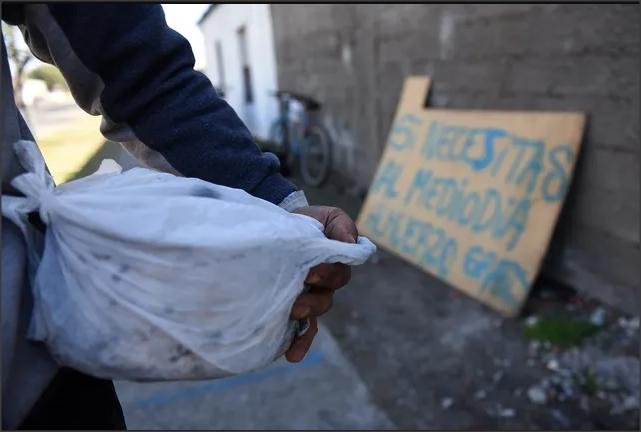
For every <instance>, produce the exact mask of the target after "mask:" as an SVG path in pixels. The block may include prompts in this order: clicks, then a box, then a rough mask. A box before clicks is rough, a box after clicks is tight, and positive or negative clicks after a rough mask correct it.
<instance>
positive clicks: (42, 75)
mask: <svg viewBox="0 0 641 432" xmlns="http://www.w3.org/2000/svg"><path fill="white" fill-rule="evenodd" d="M27 76H28V77H29V78H31V79H38V80H42V81H44V82H45V84H47V90H49V91H51V90H53V89H54V88H67V83H66V82H65V79H64V78H63V76H62V74H61V73H60V71H59V70H58V68H56V67H54V66H51V65H40V66H38V67H36V68H34V69H32V70H31V71H29V73H28V74H27Z"/></svg>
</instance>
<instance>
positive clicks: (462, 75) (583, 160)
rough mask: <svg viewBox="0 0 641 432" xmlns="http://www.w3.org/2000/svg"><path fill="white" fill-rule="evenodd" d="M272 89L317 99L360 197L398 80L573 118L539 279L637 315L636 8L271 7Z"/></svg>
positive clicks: (434, 97) (446, 103)
mask: <svg viewBox="0 0 641 432" xmlns="http://www.w3.org/2000/svg"><path fill="white" fill-rule="evenodd" d="M272 13H273V20H274V38H275V43H276V55H277V63H278V81H279V86H280V87H281V88H286V89H292V90H298V91H300V92H304V93H308V94H311V95H314V96H316V97H317V98H319V99H320V100H321V101H322V102H323V103H324V104H325V112H326V116H325V121H326V124H327V125H328V127H329V128H330V129H331V132H332V133H333V134H335V136H336V138H337V141H339V142H338V144H339V147H338V149H337V155H336V156H337V159H338V167H339V170H340V171H341V172H342V173H349V177H350V178H351V180H353V181H355V182H356V184H357V185H358V186H360V187H363V188H366V187H367V186H368V184H369V182H370V180H371V178H372V176H373V174H374V170H375V168H376V165H377V162H378V159H379V157H380V155H381V151H382V148H383V146H384V143H385V140H386V136H387V133H388V130H389V127H390V123H391V121H392V118H393V115H394V110H395V107H396V103H397V101H398V97H399V94H400V91H401V86H402V84H403V80H404V77H405V76H407V75H410V74H425V75H430V76H431V77H432V78H433V84H432V90H431V96H430V100H429V104H430V106H433V107H446V108H482V109H492V108H495V109H524V110H580V111H584V112H587V113H588V115H589V118H588V127H587V130H586V139H585V140H584V142H583V148H582V153H581V156H580V159H579V163H578V165H577V169H576V173H575V179H574V182H573V185H572V188H571V190H570V194H569V196H568V198H567V201H566V205H565V208H564V210H563V213H562V215H561V218H560V221H559V225H558V227H557V230H556V233H555V236H554V239H553V242H552V246H551V250H550V253H549V254H548V260H547V263H546V265H545V266H544V272H545V273H546V274H548V275H551V276H553V277H554V278H555V279H558V280H560V281H563V282H566V283H569V284H570V285H572V286H573V287H575V288H577V289H579V290H583V291H584V292H588V293H589V294H591V295H593V296H596V297H599V298H601V299H603V300H606V301H608V302H610V303H613V304H616V305H619V306H620V307H623V308H624V309H626V310H628V311H630V312H634V313H636V314H638V313H639V311H638V310H639V304H640V295H639V291H640V290H639V286H640V280H639V148H640V145H639V41H640V35H639V22H640V19H639V18H640V14H639V7H638V5H570V4H566V5H429V4H423V5H417V4H412V5H381V4H368V5H349V4H334V5H290V4H287V5H273V6H272Z"/></svg>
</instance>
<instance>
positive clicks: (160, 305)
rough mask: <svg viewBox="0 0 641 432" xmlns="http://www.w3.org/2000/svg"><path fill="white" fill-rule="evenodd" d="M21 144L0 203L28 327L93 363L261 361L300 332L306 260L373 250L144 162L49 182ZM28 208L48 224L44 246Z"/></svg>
mask: <svg viewBox="0 0 641 432" xmlns="http://www.w3.org/2000/svg"><path fill="white" fill-rule="evenodd" d="M15 150H16V154H17V155H18V158H19V160H20V161H21V163H22V165H23V166H24V167H25V169H26V170H27V172H26V173H24V174H22V175H20V176H18V177H16V178H15V179H14V180H13V181H12V185H13V186H14V187H15V188H16V189H18V190H20V191H21V192H22V193H23V194H24V195H25V197H12V196H3V197H2V212H3V214H4V215H5V216H6V217H8V218H10V219H11V220H12V221H14V222H15V223H16V224H17V225H18V226H20V227H21V228H22V229H23V231H24V232H25V237H26V238H27V244H28V248H29V252H30V254H29V256H30V277H31V279H32V284H31V285H32V289H33V294H34V308H33V317H32V321H31V323H30V327H29V333H28V336H29V337H30V338H31V339H35V340H39V341H43V342H44V343H46V345H47V347H48V349H49V351H50V352H51V353H52V355H53V356H54V358H56V359H57V360H58V361H59V362H60V363H61V364H64V365H67V366H71V367H74V368H76V369H78V370H81V371H83V372H85V373H89V374H92V375H94V376H98V377H104V378H112V379H129V380H139V381H144V380H171V379H205V378H217V377H223V376H228V375H234V374H239V373H243V372H247V371H250V370H253V369H256V368H259V367H261V366H264V365H266V364H269V363H270V362H272V361H273V360H275V359H276V358H278V357H280V356H281V355H282V354H283V353H284V351H285V350H286V349H287V348H288V347H289V345H290V343H291V340H292V338H293V336H294V333H295V331H296V322H295V321H292V320H290V318H289V315H290V311H291V308H292V305H293V302H294V300H295V299H296V297H297V296H298V295H299V294H300V293H301V292H302V291H303V289H304V283H303V281H304V279H305V277H306V275H307V273H308V272H309V269H310V268H311V267H313V266H315V265H317V264H320V263H336V262H341V263H345V264H349V265H357V264H362V263H363V262H365V261H366V260H367V259H368V257H369V256H370V255H371V254H372V253H374V251H375V246H374V245H373V244H372V243H371V242H370V241H369V240H367V239H366V238H364V237H359V238H358V241H357V243H356V244H348V243H343V242H338V241H335V240H329V239H327V238H326V237H325V236H324V234H323V226H322V225H321V224H320V223H319V222H317V221H316V220H314V219H312V218H310V217H307V216H303V215H299V214H293V213H289V212H287V211H286V210H284V209H282V208H280V207H278V206H276V205H274V204H271V203H269V202H267V201H264V200H261V199H259V198H256V197H253V196H251V195H249V194H248V193H246V192H244V191H242V190H240V189H233V188H229V187H224V186H220V185H215V184H211V183H208V182H205V181H202V180H198V179H194V178H186V177H178V176H174V175H172V174H167V173H160V172H157V171H153V170H150V169H146V168H134V169H131V170H128V171H126V172H120V171H116V172H111V173H106V174H105V173H101V170H99V172H97V173H96V174H93V175H91V176H88V177H85V178H82V179H79V180H75V181H71V182H69V183H65V184H62V185H60V186H58V187H54V185H53V181H52V180H51V178H50V176H49V174H48V173H47V171H46V168H45V163H44V160H43V158H42V155H41V154H40V152H39V151H38V149H37V147H36V145H35V144H34V143H32V142H28V141H19V142H17V143H16V145H15ZM112 163H113V162H112ZM103 165H104V163H103ZM34 211H36V212H38V213H39V215H40V219H41V220H42V221H43V222H44V223H45V224H46V225H47V227H46V231H45V232H46V233H45V236H44V242H42V243H43V245H40V246H39V245H38V244H37V243H38V242H37V236H35V235H34V234H33V232H34V230H33V228H30V224H28V223H27V215H28V214H29V213H31V212H34Z"/></svg>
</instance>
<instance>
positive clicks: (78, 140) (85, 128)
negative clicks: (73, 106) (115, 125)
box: [38, 116, 105, 184]
mask: <svg viewBox="0 0 641 432" xmlns="http://www.w3.org/2000/svg"><path fill="white" fill-rule="evenodd" d="M99 127H100V117H91V116H88V117H84V118H81V119H78V120H76V121H74V122H72V123H70V124H69V126H68V127H61V128H60V129H56V130H53V131H51V132H49V133H47V134H45V135H43V136H41V137H39V138H38V145H39V147H40V150H41V151H42V154H43V155H44V158H45V161H46V162H47V166H48V167H49V169H50V171H51V174H52V175H53V178H54V180H55V181H56V184H61V183H64V182H66V181H69V180H71V178H72V177H73V176H74V174H75V173H76V172H78V171H79V170H80V169H81V168H82V167H84V166H85V165H86V164H87V162H88V161H89V160H90V159H91V158H92V157H93V156H94V154H96V152H97V151H98V150H99V149H100V148H101V147H102V145H103V144H104V141H105V139H104V137H103V136H102V135H101V134H100V130H99Z"/></svg>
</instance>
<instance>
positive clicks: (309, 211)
mask: <svg viewBox="0 0 641 432" xmlns="http://www.w3.org/2000/svg"><path fill="white" fill-rule="evenodd" d="M294 213H299V214H303V215H306V216H310V217H313V218H314V219H316V220H317V221H319V222H320V223H322V224H323V226H324V227H325V229H324V233H325V236H327V238H330V239H333V240H338V241H343V242H347V243H356V238H357V237H358V231H357V229H356V224H355V223H354V221H353V220H352V219H351V218H350V217H349V216H348V215H347V213H345V212H344V211H343V210H341V209H339V208H336V207H328V206H309V207H301V208H299V209H298V210H294ZM350 276H351V271H350V267H349V266H348V265H346V264H342V263H335V264H319V265H317V266H316V267H313V268H312V269H311V270H310V271H309V273H308V274H307V278H306V279H305V283H306V284H307V285H309V286H310V287H311V289H310V290H309V291H307V292H305V293H303V294H301V295H300V296H298V298H297V299H296V301H295V302H294V306H293V307H292V314H291V317H292V318H293V319H308V320H309V328H308V329H307V331H306V332H305V333H304V334H302V335H300V336H296V337H295V338H294V341H293V343H292V346H291V347H290V348H289V350H288V351H287V352H286V353H285V358H286V359H287V360H288V361H290V362H299V361H301V360H302V359H303V357H305V354H306V353H307V351H308V350H309V348H310V347H311V345H312V341H313V340H314V336H316V333H317V332H318V320H317V317H318V316H320V315H322V314H324V313H325V312H327V311H328V310H329V309H330V308H331V307H332V301H333V296H334V292H335V291H336V290H337V289H339V288H341V287H343V286H345V285H346V284H347V282H349V279H350Z"/></svg>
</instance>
